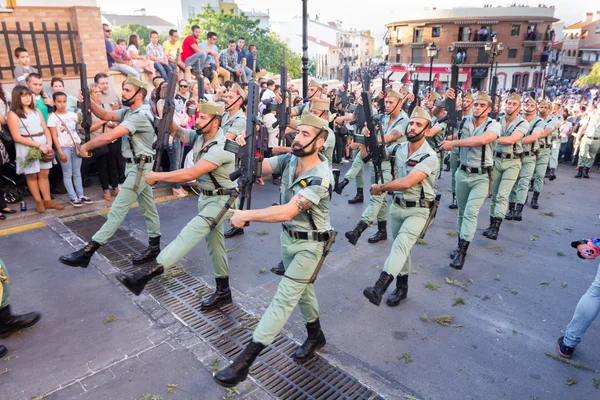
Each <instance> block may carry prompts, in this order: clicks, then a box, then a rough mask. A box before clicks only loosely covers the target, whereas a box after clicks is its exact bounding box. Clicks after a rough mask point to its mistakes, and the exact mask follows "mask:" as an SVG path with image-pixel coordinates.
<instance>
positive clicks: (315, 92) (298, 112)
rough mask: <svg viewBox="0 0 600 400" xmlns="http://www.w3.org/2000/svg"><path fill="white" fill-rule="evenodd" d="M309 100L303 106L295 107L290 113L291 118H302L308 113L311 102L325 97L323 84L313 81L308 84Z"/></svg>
mask: <svg viewBox="0 0 600 400" xmlns="http://www.w3.org/2000/svg"><path fill="white" fill-rule="evenodd" d="M307 94H308V99H306V101H305V102H304V103H303V104H300V105H299V106H296V107H293V108H292V110H291V111H290V117H291V118H293V117H298V116H300V117H301V116H302V115H303V114H304V113H305V112H308V110H309V108H306V107H307V105H308V104H310V102H311V101H313V100H316V99H321V98H322V97H323V85H322V84H321V82H319V81H316V80H314V79H311V80H310V81H309V82H308V93H307Z"/></svg>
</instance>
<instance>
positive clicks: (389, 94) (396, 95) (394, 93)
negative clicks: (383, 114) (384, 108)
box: [387, 90, 402, 99]
mask: <svg viewBox="0 0 600 400" xmlns="http://www.w3.org/2000/svg"><path fill="white" fill-rule="evenodd" d="M387 97H395V98H397V99H401V98H402V95H401V94H400V93H398V92H396V91H395V90H390V91H388V92H387Z"/></svg>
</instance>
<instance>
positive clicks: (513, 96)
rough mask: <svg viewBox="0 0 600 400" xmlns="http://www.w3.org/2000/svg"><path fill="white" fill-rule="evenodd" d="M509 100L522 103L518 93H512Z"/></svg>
mask: <svg viewBox="0 0 600 400" xmlns="http://www.w3.org/2000/svg"><path fill="white" fill-rule="evenodd" d="M507 100H516V101H521V96H520V95H519V94H518V93H511V94H510V95H509V96H508V99H507Z"/></svg>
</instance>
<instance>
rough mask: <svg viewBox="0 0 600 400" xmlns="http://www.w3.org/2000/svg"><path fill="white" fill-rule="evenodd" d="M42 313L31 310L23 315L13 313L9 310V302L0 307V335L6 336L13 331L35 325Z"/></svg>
mask: <svg viewBox="0 0 600 400" xmlns="http://www.w3.org/2000/svg"><path fill="white" fill-rule="evenodd" d="M40 318H42V315H41V314H40V313H37V312H31V313H27V314H23V315H14V314H13V313H12V312H11V310H10V304H9V305H7V306H4V307H2V308H0V337H7V336H8V335H10V334H11V333H13V332H17V331H19V330H21V329H25V328H29V327H30V326H33V325H35V324H36V323H37V322H38V321H39V320H40Z"/></svg>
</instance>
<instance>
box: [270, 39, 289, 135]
mask: <svg viewBox="0 0 600 400" xmlns="http://www.w3.org/2000/svg"><path fill="white" fill-rule="evenodd" d="M280 73H281V82H280V83H281V104H279V105H278V106H277V121H276V122H275V123H274V124H273V128H277V127H278V126H279V145H280V146H285V145H286V140H285V131H286V130H287V127H288V124H289V121H290V113H291V110H292V94H291V93H290V92H289V91H288V88H287V74H288V71H287V67H286V66H285V50H283V54H282V55H281V72H280Z"/></svg>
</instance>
